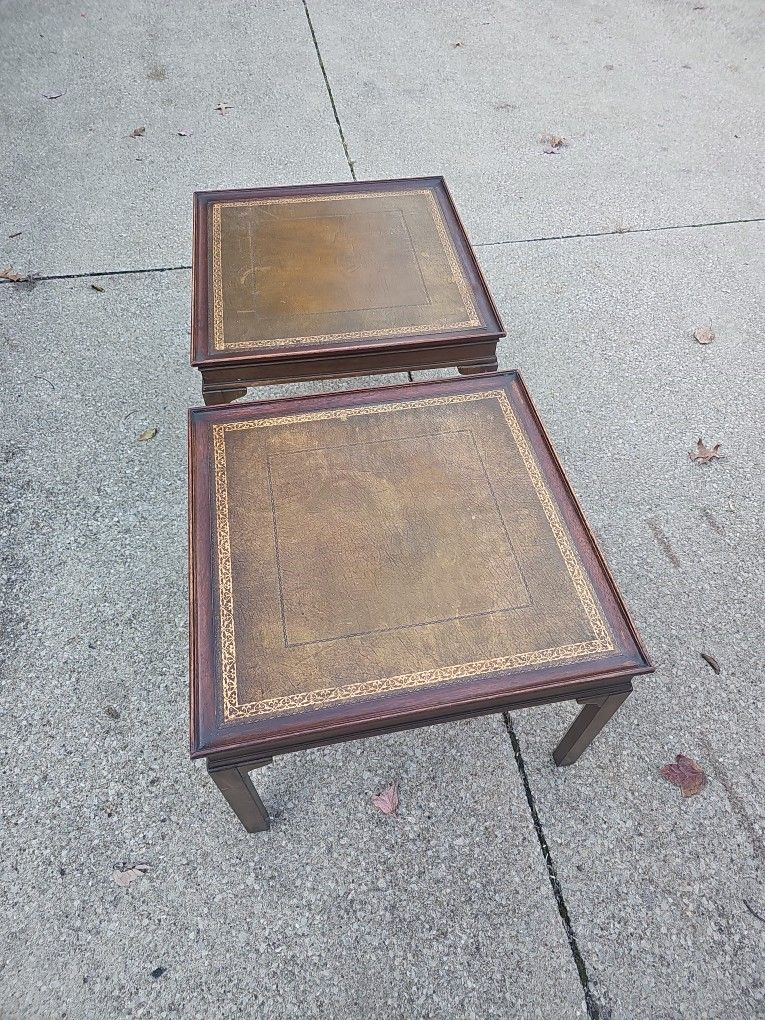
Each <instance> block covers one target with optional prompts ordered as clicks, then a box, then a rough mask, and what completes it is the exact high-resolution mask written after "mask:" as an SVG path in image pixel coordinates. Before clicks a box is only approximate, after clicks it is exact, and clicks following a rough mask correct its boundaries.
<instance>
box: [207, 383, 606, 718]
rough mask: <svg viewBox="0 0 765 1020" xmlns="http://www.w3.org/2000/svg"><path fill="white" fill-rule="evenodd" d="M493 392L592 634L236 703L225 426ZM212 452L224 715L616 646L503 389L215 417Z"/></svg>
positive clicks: (342, 414) (459, 400)
mask: <svg viewBox="0 0 765 1020" xmlns="http://www.w3.org/2000/svg"><path fill="white" fill-rule="evenodd" d="M487 399H496V400H497V401H498V402H499V406H500V408H501V410H502V415H503V417H504V419H505V421H506V422H507V424H508V427H509V428H510V431H511V433H512V436H513V439H514V440H515V443H516V445H517V447H518V451H519V453H520V455H521V459H522V460H523V463H524V466H525V467H526V470H527V471H528V473H529V477H530V479H531V483H532V485H533V487H534V490H535V492H536V494H537V497H538V498H539V502H540V504H541V506H542V509H543V511H544V514H545V517H546V518H547V522H548V524H549V525H550V529H551V531H552V533H553V536H554V537H555V541H556V543H557V545H558V548H559V549H560V552H561V555H562V556H563V561H564V563H565V564H566V569H567V570H568V572H569V576H570V577H571V581H572V583H573V585H574V590H575V591H576V593H577V596H578V597H579V600H580V602H581V605H582V608H583V609H584V612H585V615H586V616H587V619H588V621H589V623H590V626H591V628H592V633H593V640H591V641H582V642H579V643H577V644H570V645H562V646H560V647H558V648H545V649H541V650H538V651H534V652H519V653H518V654H516V655H507V656H502V657H500V658H494V659H485V660H482V661H479V662H466V663H461V664H459V665H454V666H446V667H442V668H439V669H430V670H426V671H425V672H421V673H406V674H403V675H401V676H395V677H386V678H383V679H380V680H365V681H363V682H360V683H356V684H348V685H346V686H344V687H328V688H325V689H323V690H319V691H309V692H304V693H301V694H293V695H288V696H285V697H280V698H267V699H265V700H263V701H258V702H249V703H246V704H239V700H238V698H239V693H238V689H237V682H236V638H235V633H234V598H233V588H232V577H231V541H230V534H229V523H228V491H227V482H226V440H225V436H226V432H238V431H241V430H243V429H253V428H272V427H274V426H278V425H295V424H299V423H301V422H309V421H325V420H327V419H331V418H337V419H340V420H345V419H347V418H354V417H357V416H359V415H365V414H385V413H387V412H390V411H395V410H399V409H401V408H407V407H436V406H439V405H444V404H463V403H469V402H472V401H475V400H487ZM213 457H214V475H215V517H216V524H217V548H218V598H219V607H220V663H221V689H222V701H223V719H224V722H233V721H234V720H238V719H249V718H253V717H255V716H263V715H271V714H274V713H282V712H290V711H294V710H296V709H300V708H309V707H316V706H319V705H328V704H331V703H333V702H338V701H348V700H351V699H352V698H355V697H361V696H371V695H375V694H387V693H390V692H392V691H401V690H412V689H414V688H417V687H424V686H427V685H429V684H434V683H442V682H445V681H450V680H459V679H463V678H467V677H470V676H480V675H481V674H485V673H494V672H499V671H500V670H516V669H534V668H538V667H540V666H545V665H549V664H550V663H553V662H578V661H581V660H583V659H586V658H590V657H592V656H593V655H599V654H603V653H605V652H610V651H613V649H614V648H615V645H614V642H613V638H612V636H611V634H610V631H609V629H608V626H607V625H606V622H605V620H604V619H603V617H602V615H601V612H600V608H599V606H598V602H597V599H596V597H595V593H594V592H593V590H592V588H591V586H590V583H589V580H588V578H587V576H586V574H585V572H584V570H583V568H582V565H581V563H580V560H579V556H578V555H577V552H576V550H575V549H574V547H573V545H572V542H571V539H570V537H569V535H568V532H567V530H566V528H565V525H564V524H563V521H562V520H561V517H560V514H559V513H558V508H557V506H556V504H555V502H554V500H553V498H552V496H551V495H550V492H549V490H548V488H547V485H546V484H545V481H544V478H543V477H542V472H541V470H540V468H539V465H538V464H537V460H536V457H535V456H534V452H533V450H532V448H531V445H530V443H529V441H528V439H527V437H526V434H525V432H524V431H523V428H522V426H521V424H520V422H519V421H518V418H517V416H516V414H515V412H514V411H513V408H512V406H511V404H510V401H509V400H508V399H507V394H506V393H505V392H504V390H485V391H483V392H477V393H462V394H453V395H451V396H444V397H425V398H422V399H420V400H406V401H399V402H398V403H395V404H368V405H366V406H357V407H347V408H335V409H332V410H327V411H308V412H305V413H303V414H289V415H284V416H283V417H280V418H257V419H252V420H249V421H236V422H223V423H221V424H217V425H213Z"/></svg>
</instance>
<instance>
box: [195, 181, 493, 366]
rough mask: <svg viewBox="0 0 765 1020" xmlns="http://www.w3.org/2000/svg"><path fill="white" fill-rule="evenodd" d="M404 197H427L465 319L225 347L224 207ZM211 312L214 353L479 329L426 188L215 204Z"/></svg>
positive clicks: (446, 232) (466, 287)
mask: <svg viewBox="0 0 765 1020" xmlns="http://www.w3.org/2000/svg"><path fill="white" fill-rule="evenodd" d="M405 195H424V196H426V199H427V203H428V206H429V209H430V213H431V215H432V217H433V223H434V225H435V228H436V230H437V232H438V237H439V240H440V241H441V245H442V247H443V250H444V255H445V256H446V261H447V262H448V263H449V270H450V272H451V274H452V280H453V281H454V283H455V285H456V287H457V290H458V291H459V295H460V298H461V300H462V304H463V306H464V308H465V313H466V317H465V319H463V320H462V321H461V322H453V321H451V320H448V319H441V320H439V321H437V322H430V323H427V324H423V325H417V326H397V327H395V328H391V329H372V330H370V329H367V330H362V331H360V332H356V333H325V334H323V335H321V336H291V337H280V338H278V339H275V340H239V341H237V342H236V343H231V344H227V343H226V342H225V337H224V332H223V256H222V242H221V217H220V211H221V208H222V207H223V206H238V205H283V204H285V203H297V202H337V201H344V202H347V201H348V200H349V199H359V198H392V197H397V198H400V197H402V196H405ZM212 292H213V301H212V311H213V346H214V348H215V350H216V351H224V350H225V351H230V350H240V349H241V350H255V349H257V348H263V347H286V346H290V345H292V344H318V343H332V342H334V341H337V340H361V339H364V338H368V337H380V338H381V337H386V336H405V335H417V334H420V333H438V332H444V331H449V330H456V329H469V328H470V327H472V326H480V325H481V320H480V319H479V317H478V312H477V311H476V307H475V303H474V302H473V296H472V293H471V290H470V285H469V284H468V282H467V279H466V277H465V274H464V272H463V271H462V266H461V265H460V262H459V259H458V258H457V252H456V250H455V248H454V245H453V243H452V239H451V237H450V236H449V230H448V228H447V226H446V222H445V220H444V217H443V213H442V212H441V209H440V207H439V205H438V202H436V199H435V197H434V195H433V192H432V191H430V190H429V189H423V190H420V191H370V192H364V193H345V194H339V195H301V196H299V197H293V198H251V199H242V200H240V201H232V202H215V203H214V204H213V207H212Z"/></svg>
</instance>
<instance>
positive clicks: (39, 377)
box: [32, 375, 56, 393]
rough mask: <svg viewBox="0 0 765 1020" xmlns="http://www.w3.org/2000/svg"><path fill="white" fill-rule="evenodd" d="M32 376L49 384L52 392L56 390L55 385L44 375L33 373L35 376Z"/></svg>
mask: <svg viewBox="0 0 765 1020" xmlns="http://www.w3.org/2000/svg"><path fill="white" fill-rule="evenodd" d="M32 378H33V379H39V380H40V381H41V382H46V383H47V384H48V385H49V386H50V388H51V389H52V390H53V392H54V393H55V392H56V387H55V386H54V385H53V383H52V382H51V381H50V379H46V378H45V376H44V375H35V376H32Z"/></svg>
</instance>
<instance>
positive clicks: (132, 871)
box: [112, 863, 149, 889]
mask: <svg viewBox="0 0 765 1020" xmlns="http://www.w3.org/2000/svg"><path fill="white" fill-rule="evenodd" d="M148 870H149V865H148V864H142V863H139V864H115V866H114V871H113V872H112V880H113V881H114V882H116V884H117V885H118V886H120V887H121V888H122V889H127V887H128V886H129V885H132V884H133V882H135V881H137V880H138V879H139V878H143V876H144V875H145V874H146V872H147V871H148Z"/></svg>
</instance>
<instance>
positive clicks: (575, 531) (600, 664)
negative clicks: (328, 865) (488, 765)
mask: <svg viewBox="0 0 765 1020" xmlns="http://www.w3.org/2000/svg"><path fill="white" fill-rule="evenodd" d="M189 439H190V465H191V485H190V564H191V576H190V597H191V753H192V757H195V758H198V757H204V758H206V759H207V767H208V769H209V771H210V774H211V775H212V777H213V779H214V780H215V782H216V783H217V784H218V786H219V787H220V789H221V791H222V792H223V794H224V796H225V797H226V799H227V800H228V802H229V804H230V805H231V807H232V808H233V809H234V811H235V812H236V813H237V815H238V816H239V818H240V820H241V822H242V824H243V825H244V826H245V827H246V828H247V829H248V830H249V831H257V830H263V829H267V828H268V824H269V822H268V814H267V812H266V809H265V808H264V806H263V804H262V802H261V800H260V798H259V797H258V795H257V793H256V791H255V789H254V787H253V785H252V783H251V781H250V779H249V776H248V772H249V771H250V770H252V769H254V768H257V767H258V766H261V765H264V764H265V763H267V762H269V761H271V760H272V758H273V756H274V755H278V754H284V753H286V752H289V751H299V750H301V749H303V748H308V747H315V746H317V745H321V744H328V743H332V742H334V741H339V740H349V739H352V738H354V737H366V736H370V735H372V734H376V733H382V732H385V731H389V730H397V729H402V728H407V727H411V726H420V725H425V724H428V723H436V722H441V721H445V720H449V719H459V718H462V717H465V716H471V715H477V714H480V713H487V712H498V711H500V710H501V709H505V708H522V707H528V706H532V705H541V704H546V703H548V702H553V701H561V700H564V699H574V700H577V701H578V702H580V703H581V704H583V705H584V707H583V709H582V710H581V712H580V714H579V715H578V716H577V718H576V719H575V721H574V723H573V724H572V726H571V728H570V729H569V730H568V732H567V733H566V735H565V736H564V737H563V739H562V740H561V742H560V744H559V745H558V747H557V749H556V751H555V761H556V762H557V763H558V764H559V765H569V764H571V763H572V762H574V761H576V759H577V758H578V757H579V755H580V754H581V753H582V751H583V750H584V749H585V748H586V747H587V745H588V744H589V743H590V741H591V740H592V738H593V737H594V736H595V735H596V734H597V733H598V731H599V730H600V729H601V727H602V726H603V725H604V723H605V722H606V721H607V720H608V719H609V718H610V717H611V715H612V714H613V713H614V712H615V711H616V709H617V708H618V707H619V705H621V704H622V702H623V701H624V700H625V698H626V697H627V696H628V694H629V693H630V691H631V690H632V682H631V681H632V678H633V677H634V676H635V675H637V674H642V673H649V672H652V669H653V667H652V666H651V664H650V662H649V660H648V658H647V656H646V653H645V651H644V650H643V647H642V645H641V643H640V639H639V637H638V635H637V633H636V631H635V628H634V626H633V624H632V623H631V621H630V618H629V615H628V613H627V610H626V609H625V607H624V604H623V602H622V599H621V597H620V595H619V592H618V591H617V588H616V585H615V583H614V581H613V579H612V577H611V575H610V574H609V572H608V568H607V566H606V564H605V562H604V560H603V557H602V555H601V553H600V552H599V550H598V548H597V546H596V544H595V541H594V539H593V537H592V534H591V533H590V531H589V528H588V527H587V523H586V521H585V519H584V516H583V514H582V511H581V509H580V508H579V505H578V503H577V502H576V498H575V497H574V494H573V493H572V491H571V488H570V486H569V484H568V482H567V481H566V478H565V475H564V474H563V471H562V469H561V466H560V464H559V462H558V460H557V458H556V456H555V454H554V452H553V450H552V447H551V446H550V443H549V441H548V439H547V437H546V435H545V432H544V429H543V427H542V425H541V423H540V421H539V418H538V417H537V414H536V411H535V410H534V408H533V406H532V404H531V401H530V399H529V395H528V393H527V391H526V388H525V386H524V385H523V382H522V381H521V378H520V376H519V375H518V374H517V373H516V372H505V373H500V374H497V375H493V376H481V377H475V378H472V379H460V378H455V379H450V380H446V381H437V382H429V383H421V384H416V385H408V386H392V387H384V388H380V389H372V390H358V391H349V392H343V393H335V394H327V395H321V396H310V397H300V398H296V399H290V400H278V401H271V402H264V403H257V404H241V405H234V406H232V407H220V408H200V409H196V410H192V411H191V412H190V428H189Z"/></svg>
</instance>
